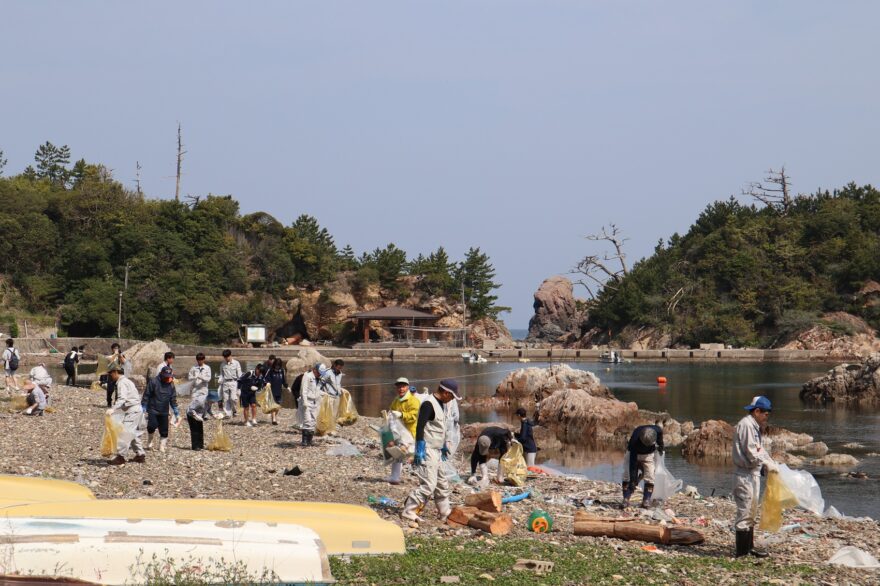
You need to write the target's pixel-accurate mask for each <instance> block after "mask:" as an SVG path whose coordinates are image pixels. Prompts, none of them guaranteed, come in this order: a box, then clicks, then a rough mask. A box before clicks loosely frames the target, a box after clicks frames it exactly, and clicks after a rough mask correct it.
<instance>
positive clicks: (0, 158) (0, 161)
mask: <svg viewBox="0 0 880 586" xmlns="http://www.w3.org/2000/svg"><path fill="white" fill-rule="evenodd" d="M7 162H8V161H7V160H6V158H5V157H4V156H3V149H0V177H2V176H3V167H5V166H6V163H7Z"/></svg>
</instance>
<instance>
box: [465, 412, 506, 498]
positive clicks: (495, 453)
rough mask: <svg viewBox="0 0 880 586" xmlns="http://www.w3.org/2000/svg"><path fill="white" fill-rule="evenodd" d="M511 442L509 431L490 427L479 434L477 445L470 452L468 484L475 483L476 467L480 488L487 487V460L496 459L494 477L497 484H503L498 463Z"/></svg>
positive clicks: (501, 472) (502, 472)
mask: <svg viewBox="0 0 880 586" xmlns="http://www.w3.org/2000/svg"><path fill="white" fill-rule="evenodd" d="M512 441H513V433H511V431H510V430H509V429H505V428H503V427H496V426H494V425H490V426H489V427H487V428H485V429H483V431H482V432H480V437H478V438H477V443H475V444H474V451H473V452H471V476H470V478H468V483H469V484H475V483H476V481H477V476H476V474H477V466H478V465H479V467H480V481H479V484H480V485H481V486H489V464H488V461H489V458H495V457H497V458H498V462H499V466H498V473H497V475H496V481H497V482H498V484H504V471H503V470H501V466H500V462H501V458H502V457H503V456H504V454H506V453H507V450H509V449H510V442H512Z"/></svg>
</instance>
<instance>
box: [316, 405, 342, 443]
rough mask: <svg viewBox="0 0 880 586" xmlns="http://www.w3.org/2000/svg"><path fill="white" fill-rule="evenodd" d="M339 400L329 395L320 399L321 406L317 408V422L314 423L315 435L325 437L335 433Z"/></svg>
mask: <svg viewBox="0 0 880 586" xmlns="http://www.w3.org/2000/svg"><path fill="white" fill-rule="evenodd" d="M338 405H339V399H337V398H336V397H331V396H330V395H323V396H322V397H321V406H320V407H319V408H318V421H317V423H315V435H318V436H321V435H327V434H328V433H330V432H333V431H336V408H337V406H338Z"/></svg>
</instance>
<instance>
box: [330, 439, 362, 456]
mask: <svg viewBox="0 0 880 586" xmlns="http://www.w3.org/2000/svg"><path fill="white" fill-rule="evenodd" d="M327 455H328V456H360V455H362V454H361V451H360V450H359V449H357V448H356V447H354V445H353V444H352V443H351V442H350V441H348V440H342V442H341V443H339V444H337V445H335V446H330V447H329V448H327Z"/></svg>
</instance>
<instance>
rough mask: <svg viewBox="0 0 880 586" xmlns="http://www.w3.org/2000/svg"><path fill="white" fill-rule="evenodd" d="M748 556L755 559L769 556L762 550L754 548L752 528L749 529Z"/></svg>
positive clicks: (753, 529) (753, 531)
mask: <svg viewBox="0 0 880 586" xmlns="http://www.w3.org/2000/svg"><path fill="white" fill-rule="evenodd" d="M749 554H750V555H752V556H754V557H756V558H762V559H763V558H766V557H770V554H769V553H767V552H766V551H764V550H763V549H757V548H756V547H755V528H754V527H752V528H751V529H749Z"/></svg>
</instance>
